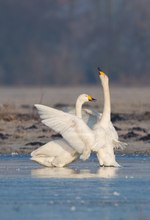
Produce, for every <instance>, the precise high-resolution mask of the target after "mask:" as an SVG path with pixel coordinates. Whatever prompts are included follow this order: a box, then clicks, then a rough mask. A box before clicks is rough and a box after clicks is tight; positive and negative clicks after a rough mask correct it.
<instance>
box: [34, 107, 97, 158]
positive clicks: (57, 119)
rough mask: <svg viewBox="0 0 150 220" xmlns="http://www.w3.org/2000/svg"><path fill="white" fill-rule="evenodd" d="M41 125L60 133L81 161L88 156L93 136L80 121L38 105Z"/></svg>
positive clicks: (69, 115) (61, 112)
mask: <svg viewBox="0 0 150 220" xmlns="http://www.w3.org/2000/svg"><path fill="white" fill-rule="evenodd" d="M35 107H36V108H37V109H38V112H39V115H40V117H41V119H42V123H43V124H45V125H47V126H48V127H50V128H51V129H53V130H54V131H56V132H58V133H60V134H61V135H62V136H63V138H64V139H65V140H66V141H67V143H68V144H69V145H70V146H71V147H72V148H73V149H74V150H76V151H77V152H78V153H79V154H81V155H82V159H87V158H88V157H89V156H90V152H91V147H92V145H93V144H94V136H93V133H92V131H91V130H90V128H89V127H88V126H87V125H86V124H85V123H84V122H83V120H82V119H80V118H78V117H76V116H74V115H71V114H68V113H65V112H63V111H60V110H56V109H54V108H51V107H48V106H44V105H38V104H36V105H35Z"/></svg>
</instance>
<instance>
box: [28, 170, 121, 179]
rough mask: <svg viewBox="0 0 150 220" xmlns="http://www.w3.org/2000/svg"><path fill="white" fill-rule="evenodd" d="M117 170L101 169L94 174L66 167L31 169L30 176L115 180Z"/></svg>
mask: <svg viewBox="0 0 150 220" xmlns="http://www.w3.org/2000/svg"><path fill="white" fill-rule="evenodd" d="M118 169H119V168H114V167H101V168H98V169H97V170H96V172H91V171H90V170H89V169H81V170H79V169H71V168H67V167H62V168H57V167H56V168H50V167H44V168H39V169H32V170H31V176H32V177H36V178H69V179H82V178H115V177H117V171H118Z"/></svg>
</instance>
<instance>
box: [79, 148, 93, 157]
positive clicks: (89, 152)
mask: <svg viewBox="0 0 150 220" xmlns="http://www.w3.org/2000/svg"><path fill="white" fill-rule="evenodd" d="M90 154H91V149H90V147H89V146H88V147H86V148H85V149H84V150H83V152H82V154H81V156H80V159H82V160H87V159H88V158H89V157H90Z"/></svg>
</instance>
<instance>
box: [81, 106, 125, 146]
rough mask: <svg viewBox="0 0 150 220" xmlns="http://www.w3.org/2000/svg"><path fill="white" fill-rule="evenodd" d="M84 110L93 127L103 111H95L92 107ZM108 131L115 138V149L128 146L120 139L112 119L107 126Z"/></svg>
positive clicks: (90, 125) (89, 124)
mask: <svg viewBox="0 0 150 220" xmlns="http://www.w3.org/2000/svg"><path fill="white" fill-rule="evenodd" d="M83 112H85V113H86V115H88V116H86V121H87V124H88V126H89V127H90V128H93V127H94V125H95V124H96V123H97V122H98V121H99V120H101V118H102V113H99V112H96V111H93V110H91V109H86V108H84V109H83ZM87 118H88V120H87ZM88 121H90V123H88ZM106 132H107V133H108V135H110V136H111V138H112V140H113V147H114V149H121V150H124V149H125V148H126V146H127V144H126V143H124V142H121V141H119V140H118V139H119V137H118V133H117V131H116V129H115V128H114V126H113V123H112V122H111V121H110V122H109V123H108V127H107V131H106Z"/></svg>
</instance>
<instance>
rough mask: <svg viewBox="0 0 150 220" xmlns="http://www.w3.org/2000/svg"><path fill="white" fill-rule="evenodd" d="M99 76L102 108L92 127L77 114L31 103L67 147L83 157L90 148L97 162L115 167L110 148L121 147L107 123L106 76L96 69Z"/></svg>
mask: <svg viewBox="0 0 150 220" xmlns="http://www.w3.org/2000/svg"><path fill="white" fill-rule="evenodd" d="M99 77H100V80H101V83H102V87H103V92H104V109H103V114H102V116H101V117H99V120H98V122H97V123H96V124H95V125H94V126H93V128H92V129H90V128H89V127H88V126H87V125H86V124H85V123H84V121H83V120H82V119H81V118H79V117H76V116H73V115H71V114H68V113H64V112H62V111H59V110H56V109H54V108H50V107H47V106H43V105H38V104H36V105H35V107H36V108H37V109H38V112H39V114H40V117H41V119H42V122H43V123H44V124H45V125H47V126H48V127H50V128H52V129H53V130H55V131H56V132H58V133H60V134H61V135H62V136H63V138H64V139H65V141H66V142H67V143H68V144H69V145H70V147H72V148H73V149H74V150H75V151H76V152H77V153H78V154H80V158H81V159H83V160H86V159H87V158H88V157H89V156H90V153H91V151H94V152H96V154H97V157H98V160H99V163H100V165H101V166H114V167H119V166H120V165H119V164H118V163H117V162H116V160H115V154H114V148H115V147H116V146H118V147H121V146H122V144H121V142H119V141H118V135H117V132H116V131H115V129H114V127H113V125H112V123H111V117H110V115H111V105H110V92H109V78H108V76H107V75H106V74H105V73H104V72H103V71H101V70H100V69H99ZM98 115H100V114H98ZM116 143H117V144H116ZM118 143H119V144H118Z"/></svg>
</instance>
